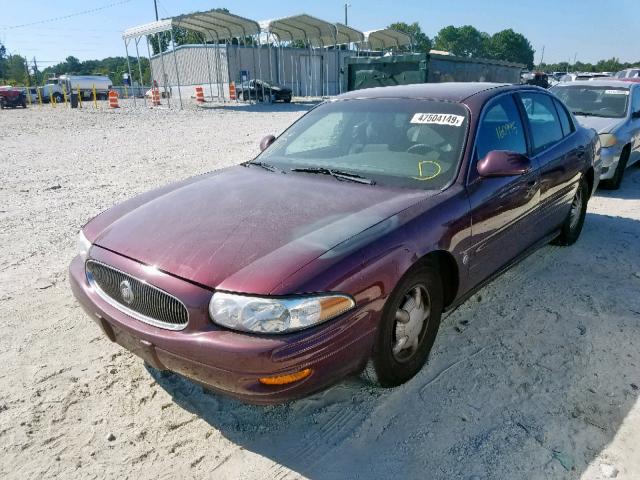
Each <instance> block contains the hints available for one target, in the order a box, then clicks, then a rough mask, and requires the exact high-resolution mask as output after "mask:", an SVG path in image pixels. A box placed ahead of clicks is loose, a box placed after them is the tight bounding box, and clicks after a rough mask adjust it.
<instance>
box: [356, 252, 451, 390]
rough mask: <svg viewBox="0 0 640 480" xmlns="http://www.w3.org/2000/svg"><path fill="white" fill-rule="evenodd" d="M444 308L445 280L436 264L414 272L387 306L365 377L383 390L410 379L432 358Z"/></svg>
mask: <svg viewBox="0 0 640 480" xmlns="http://www.w3.org/2000/svg"><path fill="white" fill-rule="evenodd" d="M442 308H443V291H442V280H441V278H440V275H439V274H438V270H437V269H436V268H435V265H433V264H431V263H425V264H424V265H420V266H418V267H415V268H414V269H412V270H411V271H410V272H409V273H407V274H406V275H405V276H404V277H403V278H402V279H401V280H400V282H399V283H398V285H397V286H396V288H395V289H394V291H393V292H392V293H391V295H390V296H389V298H388V299H387V303H386V304H385V307H384V310H383V314H382V319H381V323H380V326H379V327H378V333H377V336H376V341H375V344H374V347H373V353H372V356H371V360H370V362H369V365H368V366H367V367H366V369H365V372H364V376H365V377H366V378H367V379H368V380H370V381H372V382H373V383H376V384H378V385H381V386H383V387H395V386H397V385H401V384H403V383H405V382H406V381H408V380H409V379H411V378H412V377H413V376H414V375H415V374H416V373H418V372H419V371H420V369H421V368H422V366H423V365H424V364H425V362H426V361H427V358H428V357H429V352H430V351H431V347H432V346H433V342H434V341H435V339H436V334H437V333H438V328H439V326H440V317H441V315H442Z"/></svg>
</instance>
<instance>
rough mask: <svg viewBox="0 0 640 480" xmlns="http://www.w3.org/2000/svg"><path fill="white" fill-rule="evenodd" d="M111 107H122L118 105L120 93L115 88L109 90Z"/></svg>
mask: <svg viewBox="0 0 640 480" xmlns="http://www.w3.org/2000/svg"><path fill="white" fill-rule="evenodd" d="M109 108H120V105H118V93H117V92H116V91H115V90H109Z"/></svg>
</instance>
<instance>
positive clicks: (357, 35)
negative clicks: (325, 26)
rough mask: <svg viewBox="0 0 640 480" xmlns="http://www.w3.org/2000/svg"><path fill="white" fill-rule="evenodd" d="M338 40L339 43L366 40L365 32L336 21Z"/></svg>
mask: <svg viewBox="0 0 640 480" xmlns="http://www.w3.org/2000/svg"><path fill="white" fill-rule="evenodd" d="M336 30H337V33H336V40H337V43H338V45H343V44H345V43H361V42H363V41H364V33H362V32H361V31H360V30H356V29H355V28H351V27H348V26H347V25H343V24H342V23H336Z"/></svg>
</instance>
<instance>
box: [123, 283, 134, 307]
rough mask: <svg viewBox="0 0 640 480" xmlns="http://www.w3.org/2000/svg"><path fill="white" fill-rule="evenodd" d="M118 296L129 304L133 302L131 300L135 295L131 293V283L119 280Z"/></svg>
mask: <svg viewBox="0 0 640 480" xmlns="http://www.w3.org/2000/svg"><path fill="white" fill-rule="evenodd" d="M120 296H121V297H122V300H124V302H125V303H126V304H127V305H131V304H132V303H133V300H135V298H136V297H135V295H134V294H133V289H132V288H131V284H130V283H129V281H128V280H123V281H121V282H120Z"/></svg>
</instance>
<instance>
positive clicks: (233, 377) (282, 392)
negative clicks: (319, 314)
mask: <svg viewBox="0 0 640 480" xmlns="http://www.w3.org/2000/svg"><path fill="white" fill-rule="evenodd" d="M91 257H92V258H93V259H95V260H98V261H100V262H102V263H105V264H108V265H111V266H113V267H114V268H117V269H119V270H122V271H124V272H127V273H128V274H130V275H132V276H134V277H136V278H139V279H141V280H144V281H148V282H149V283H151V284H153V285H155V286H156V287H158V288H160V289H162V290H165V291H167V292H168V293H170V294H172V295H174V296H176V297H177V298H179V299H180V300H181V301H182V302H183V303H184V304H185V306H186V307H187V309H188V312H189V322H188V324H187V326H186V328H185V329H184V330H180V331H172V330H166V329H163V328H159V327H156V326H152V325H148V324H146V323H143V322H141V321H139V320H136V319H134V318H132V317H130V316H128V315H127V314H125V313H123V312H122V311H120V310H119V309H117V308H116V307H114V306H112V305H111V304H109V303H107V302H106V301H105V300H103V299H102V298H101V297H100V296H99V295H98V293H97V292H96V291H95V290H94V289H93V288H92V287H91V285H90V284H89V282H88V281H87V278H86V273H85V269H84V263H83V261H82V259H81V258H80V257H76V258H74V260H73V261H72V263H71V265H70V267H69V272H70V276H69V278H70V282H71V288H72V290H73V293H74V295H75V296H76V298H77V299H78V301H79V302H80V304H81V305H82V307H83V308H84V310H85V311H86V312H87V313H88V314H89V316H91V318H92V319H93V320H94V321H96V323H98V325H100V327H101V328H102V330H103V332H104V333H105V334H106V335H107V337H109V338H110V339H111V340H112V341H114V342H117V343H118V344H120V345H121V346H123V347H125V348H126V349H128V350H130V351H131V352H133V353H135V354H136V355H138V356H139V357H141V358H143V359H144V360H145V361H146V362H147V363H149V364H150V365H151V366H152V367H154V368H156V369H159V370H170V371H173V372H176V373H178V374H181V375H183V376H185V377H188V378H190V379H191V380H194V381H196V382H198V383H200V384H202V385H204V386H206V387H208V388H211V389H212V390H215V391H218V392H221V393H225V394H228V395H231V396H233V397H236V398H239V399H241V400H243V401H246V402H249V403H256V404H270V403H280V402H284V401H287V400H291V399H294V398H299V397H302V396H305V395H308V394H310V393H312V392H315V391H317V390H321V389H322V388H325V387H327V386H329V385H331V384H333V383H335V382H337V381H338V380H340V379H342V378H344V377H345V376H347V375H349V374H352V373H355V372H358V371H359V370H361V369H362V368H363V367H364V365H365V363H366V361H367V359H368V357H369V355H370V353H371V348H372V345H373V338H374V332H375V326H376V323H377V319H378V312H377V311H375V310H368V309H367V308H366V307H365V308H362V307H360V308H358V309H356V310H354V311H352V312H349V313H347V314H345V315H343V316H341V317H338V318H336V319H334V320H332V321H329V322H327V323H326V324H323V325H320V326H318V327H315V328H311V329H308V330H304V331H302V332H296V333H292V334H286V335H270V336H266V335H253V334H243V333H239V332H234V331H230V330H227V329H223V328H221V327H219V326H217V325H215V324H213V323H212V322H211V321H210V320H209V317H208V313H207V305H208V302H209V299H210V298H211V294H212V293H211V291H209V290H207V289H204V288H202V287H199V286H196V285H193V284H191V283H189V282H186V281H184V280H181V279H178V278H175V277H173V276H171V275H168V274H165V273H162V272H159V271H157V270H152V269H149V268H148V267H146V266H144V265H141V264H139V263H137V262H135V261H133V260H130V259H127V258H125V257H122V256H120V255H117V254H114V253H112V252H110V251H107V250H104V249H101V248H100V247H97V246H93V247H92V249H91ZM306 368H311V369H312V374H311V375H310V376H308V377H306V378H304V379H302V380H299V381H297V382H294V383H290V384H286V385H263V384H262V383H260V382H259V381H258V379H259V378H261V377H270V376H275V375H287V374H292V373H295V372H298V371H300V370H303V369H306Z"/></svg>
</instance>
